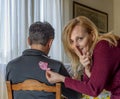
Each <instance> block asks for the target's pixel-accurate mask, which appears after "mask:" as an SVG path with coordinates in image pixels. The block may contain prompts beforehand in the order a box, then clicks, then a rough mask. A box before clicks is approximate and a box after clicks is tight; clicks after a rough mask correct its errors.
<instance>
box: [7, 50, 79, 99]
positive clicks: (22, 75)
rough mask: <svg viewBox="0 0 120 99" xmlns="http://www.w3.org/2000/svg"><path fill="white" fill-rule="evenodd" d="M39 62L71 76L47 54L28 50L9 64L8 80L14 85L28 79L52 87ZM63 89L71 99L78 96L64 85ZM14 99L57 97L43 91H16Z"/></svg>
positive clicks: (50, 98) (48, 98)
mask: <svg viewBox="0 0 120 99" xmlns="http://www.w3.org/2000/svg"><path fill="white" fill-rule="evenodd" d="M39 62H45V63H48V68H50V69H51V70H52V71H55V72H58V73H60V74H63V75H65V76H69V74H68V73H67V71H66V69H65V68H64V66H63V65H62V64H61V63H60V62H58V61H55V60H52V59H50V58H49V57H48V56H47V55H46V54H45V53H43V52H41V51H39V50H34V49H28V50H25V51H24V52H23V55H22V56H20V57H18V58H16V59H15V60H12V61H11V62H9V63H8V65H7V71H6V80H10V81H11V82H12V83H19V82H23V81H24V80H26V79H36V80H38V81H40V82H44V83H46V84H48V85H51V84H50V83H48V81H47V79H46V76H45V70H42V69H41V68H40V64H39ZM62 89H63V90H62V93H63V94H64V95H67V96H70V97H71V99H72V97H76V96H77V93H76V92H74V91H71V90H69V89H65V88H64V85H63V84H62ZM73 92H74V93H75V94H74V93H73ZM70 94H71V95H70ZM14 99H55V95H54V93H47V92H43V91H41V92H37V91H16V92H14ZM69 99H70V98H69ZM74 99H77V98H74Z"/></svg>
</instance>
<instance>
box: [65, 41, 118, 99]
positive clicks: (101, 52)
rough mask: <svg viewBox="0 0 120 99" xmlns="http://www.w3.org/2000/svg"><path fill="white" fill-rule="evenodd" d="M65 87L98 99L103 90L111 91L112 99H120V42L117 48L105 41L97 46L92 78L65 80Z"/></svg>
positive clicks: (94, 54)
mask: <svg viewBox="0 0 120 99" xmlns="http://www.w3.org/2000/svg"><path fill="white" fill-rule="evenodd" d="M64 83H65V86H66V87H67V88H71V89H74V90H76V91H78V92H80V93H84V94H87V95H90V96H94V97H96V96H97V95H99V94H100V92H101V91H102V90H103V89H106V90H108V91H111V94H112V95H111V99H120V40H119V43H118V46H117V47H114V46H110V45H109V43H108V42H107V41H105V40H102V41H100V42H98V43H97V44H96V47H95V49H94V51H93V65H92V67H91V77H90V78H88V77H87V76H86V75H84V80H83V81H78V80H74V79H71V78H68V77H66V78H65V82H64Z"/></svg>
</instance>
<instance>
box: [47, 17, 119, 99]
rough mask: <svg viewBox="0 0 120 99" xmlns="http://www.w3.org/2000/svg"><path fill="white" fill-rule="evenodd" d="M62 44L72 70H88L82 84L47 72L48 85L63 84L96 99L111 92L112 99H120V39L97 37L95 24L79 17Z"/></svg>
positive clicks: (70, 27) (103, 35) (68, 27)
mask: <svg viewBox="0 0 120 99" xmlns="http://www.w3.org/2000/svg"><path fill="white" fill-rule="evenodd" d="M62 40H63V45H64V49H65V51H66V53H67V55H68V57H69V58H70V59H71V62H72V66H73V67H74V68H75V69H76V68H78V66H83V67H85V73H84V78H83V81H80V80H75V79H72V78H69V77H65V76H62V75H59V74H58V73H55V72H52V71H50V70H48V71H47V72H46V77H47V79H48V81H49V82H50V83H56V82H64V84H65V86H66V87H67V88H70V89H73V90H75V91H78V92H80V93H84V94H87V95H90V96H94V97H96V96H98V95H99V94H100V93H101V92H102V90H103V89H106V90H108V91H111V99H120V37H118V36H116V35H114V34H113V33H106V34H101V35H100V34H98V30H97V27H96V26H95V24H94V23H93V22H92V21H90V20H89V19H88V18H86V17H84V16H79V17H77V18H74V19H72V20H71V21H70V22H69V23H68V24H67V25H66V27H65V28H64V31H63V34H62ZM78 64H82V65H78ZM76 66H77V67H76Z"/></svg>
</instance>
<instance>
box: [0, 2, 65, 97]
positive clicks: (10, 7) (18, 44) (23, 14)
mask: <svg viewBox="0 0 120 99" xmlns="http://www.w3.org/2000/svg"><path fill="white" fill-rule="evenodd" d="M62 6H63V0H0V99H7V94H6V85H5V69H6V64H7V63H8V62H9V61H10V60H12V59H14V58H16V57H18V56H20V55H21V54H22V52H23V50H25V49H27V48H29V46H28V44H27V37H28V29H29V26H30V25H31V24H32V23H33V22H36V21H48V22H49V23H50V24H52V26H53V27H54V29H55V40H54V41H53V45H52V48H51V50H50V54H49V56H51V58H54V59H57V60H60V61H62V48H61V31H62V8H63V7H62Z"/></svg>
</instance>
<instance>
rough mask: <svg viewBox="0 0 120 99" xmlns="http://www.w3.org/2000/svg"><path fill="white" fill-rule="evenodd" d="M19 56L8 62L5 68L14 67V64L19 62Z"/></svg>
mask: <svg viewBox="0 0 120 99" xmlns="http://www.w3.org/2000/svg"><path fill="white" fill-rule="evenodd" d="M21 58H22V57H21V56H19V57H17V58H15V59H12V60H10V61H9V62H8V64H7V67H8V66H11V65H12V66H14V64H16V63H18V62H19V61H20V60H21Z"/></svg>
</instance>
